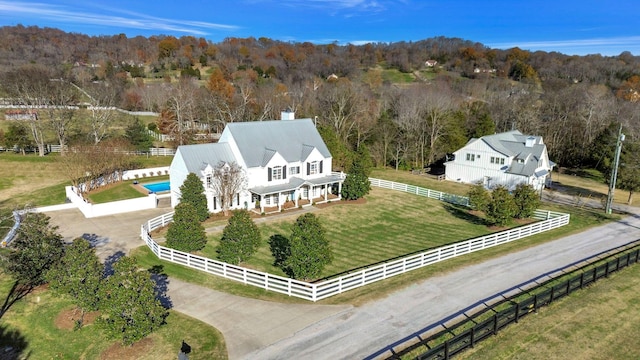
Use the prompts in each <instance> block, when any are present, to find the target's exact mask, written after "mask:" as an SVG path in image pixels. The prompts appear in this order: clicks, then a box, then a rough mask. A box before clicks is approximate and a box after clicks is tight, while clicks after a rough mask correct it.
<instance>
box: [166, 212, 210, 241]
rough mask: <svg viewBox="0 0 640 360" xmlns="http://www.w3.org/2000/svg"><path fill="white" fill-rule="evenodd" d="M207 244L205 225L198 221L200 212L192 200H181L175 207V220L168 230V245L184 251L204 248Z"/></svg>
mask: <svg viewBox="0 0 640 360" xmlns="http://www.w3.org/2000/svg"><path fill="white" fill-rule="evenodd" d="M206 244H207V234H206V232H205V229H204V226H202V224H201V223H200V221H198V213H197V211H196V209H195V208H194V207H193V205H192V203H190V202H180V203H179V204H178V205H177V206H176V207H175V212H174V214H173V222H172V223H171V224H169V230H168V231H167V246H168V247H170V248H172V249H176V250H179V251H184V252H192V251H198V250H202V248H204V246H205V245H206Z"/></svg>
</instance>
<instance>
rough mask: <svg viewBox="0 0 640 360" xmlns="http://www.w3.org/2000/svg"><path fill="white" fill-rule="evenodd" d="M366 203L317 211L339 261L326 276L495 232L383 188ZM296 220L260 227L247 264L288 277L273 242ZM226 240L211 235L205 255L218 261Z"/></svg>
mask: <svg viewBox="0 0 640 360" xmlns="http://www.w3.org/2000/svg"><path fill="white" fill-rule="evenodd" d="M366 199H367V202H366V204H349V203H345V202H340V203H338V204H336V205H331V206H330V207H328V208H324V209H321V210H319V211H316V212H315V214H316V215H317V216H318V217H319V218H320V222H321V223H322V224H323V226H324V228H325V230H326V232H327V233H326V237H327V239H329V241H330V242H331V246H332V248H333V252H334V258H335V259H334V261H333V263H331V264H330V265H329V266H328V267H327V268H326V269H325V270H324V271H323V273H322V275H321V276H322V277H328V276H331V275H335V274H338V273H341V272H344V271H348V270H352V269H355V268H358V267H362V266H366V265H369V264H374V263H377V262H381V261H385V260H389V259H392V258H395V257H399V256H402V255H406V254H409V253H413V252H418V251H421V250H425V249H429V248H434V247H437V246H441V245H444V244H449V243H452V242H455V241H459V240H463V239H470V238H474V237H477V236H481V235H485V234H488V233H489V232H490V231H489V229H488V228H487V227H486V226H485V225H484V223H483V221H482V219H479V218H476V217H474V216H471V215H469V214H468V212H467V211H466V208H463V207H457V206H452V205H450V204H447V203H443V202H440V201H437V200H433V199H427V198H424V197H419V196H415V195H411V194H406V193H402V192H398V191H392V190H385V189H380V188H374V189H373V190H372V191H371V193H370V194H369V195H368V196H367V198H366ZM294 220H295V218H290V219H287V220H286V221H277V222H268V223H264V224H260V225H259V228H260V231H261V234H262V245H261V247H260V250H259V252H258V253H257V254H256V255H254V256H253V257H252V259H250V261H249V262H248V263H247V264H245V265H247V266H248V267H250V268H254V269H258V270H260V271H266V272H270V273H272V274H278V275H284V273H283V272H282V271H281V270H280V269H278V268H276V267H274V266H272V263H273V257H272V255H271V252H270V250H269V245H268V242H267V241H268V239H269V237H270V236H272V235H274V234H279V235H283V236H285V237H288V236H290V234H291V225H292V224H293V221H294ZM221 236H222V233H218V234H213V235H211V236H209V243H208V244H207V247H206V248H205V249H204V250H203V251H202V255H204V256H207V257H210V258H216V252H215V247H216V246H217V244H218V240H219V238H220V237H221Z"/></svg>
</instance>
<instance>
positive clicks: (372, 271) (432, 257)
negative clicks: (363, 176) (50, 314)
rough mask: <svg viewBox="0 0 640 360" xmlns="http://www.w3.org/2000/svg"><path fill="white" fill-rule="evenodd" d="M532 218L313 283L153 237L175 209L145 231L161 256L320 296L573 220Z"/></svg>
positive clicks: (542, 214)
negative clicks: (194, 252) (192, 251)
mask: <svg viewBox="0 0 640 360" xmlns="http://www.w3.org/2000/svg"><path fill="white" fill-rule="evenodd" d="M370 180H371V185H372V186H379V187H384V188H388V189H394V190H398V191H404V192H409V193H414V194H417V195H421V196H427V197H431V198H434V199H440V200H442V201H448V200H454V201H455V202H463V199H466V200H465V201H467V203H468V199H467V198H465V197H462V196H455V195H450V194H446V193H442V192H439V191H434V190H429V189H425V188H420V187H416V186H412V185H406V184H400V183H395V182H392V181H386V180H378V179H370ZM450 202H452V201H450ZM533 218H534V219H536V220H539V221H538V222H535V223H532V224H529V225H525V226H521V227H518V228H515V229H511V230H506V231H502V232H499V233H494V234H490V235H485V236H481V237H478V238H475V239H471V240H466V241H461V242H457V243H454V244H450V245H445V246H441V247H439V248H436V249H432V250H427V251H424V252H422V253H419V254H414V255H409V256H406V257H404V258H401V259H397V260H393V261H389V262H385V263H382V264H378V265H374V266H370V267H366V268H364V269H360V270H357V271H354V272H352V273H348V274H346V275H341V276H336V277H333V278H330V279H327V280H324V281H321V282H316V283H308V282H305V281H299V280H294V279H290V278H285V277H282V276H277V275H272V274H269V273H265V272H261V271H256V270H251V269H246V268H243V267H241V266H236V265H231V264H227V263H224V262H221V261H217V260H212V259H208V258H205V257H202V256H197V255H192V254H189V253H185V252H182V251H177V250H174V249H170V248H167V247H164V246H160V245H158V243H156V242H155V241H154V240H153V238H152V237H151V235H150V234H149V233H150V232H151V231H153V230H155V229H158V228H160V227H163V226H165V225H167V224H169V223H170V222H171V221H172V220H173V213H168V214H165V215H162V216H159V217H156V218H153V219H151V220H149V221H147V223H146V224H143V225H142V226H141V233H140V236H141V237H142V239H143V240H144V241H145V243H146V244H147V246H148V247H149V248H150V249H151V251H152V252H153V253H154V254H155V255H156V256H157V257H158V258H159V259H162V260H166V261H170V262H173V263H176V264H181V265H185V266H188V267H191V268H193V269H198V270H201V271H204V272H207V273H209V274H213V275H217V276H222V277H224V278H227V279H230V280H235V281H239V282H242V283H244V284H248V285H253V286H257V287H260V288H263V289H266V290H270V291H275V292H278V293H282V294H287V295H289V296H295V297H299V298H302V299H307V300H311V301H318V300H322V299H325V298H328V297H330V296H333V295H337V294H340V293H343V292H345V291H349V290H352V289H355V288H358V287H361V286H365V285H368V284H371V283H374V282H376V281H379V280H383V279H387V278H390V277H392V276H396V275H400V274H404V273H406V272H408V271H411V270H415V269H419V268H421V267H424V266H427V265H431V264H435V263H437V262H440V261H443V260H447V259H451V258H454V257H456V256H460V255H464V254H469V253H472V252H475V251H479V250H482V249H486V248H489V247H493V246H497V245H501V244H505V243H508V242H511V241H515V240H519V239H522V238H524V237H527V236H531V235H535V234H539V233H542V232H545V231H549V230H552V229H555V228H558V227H561V226H564V225H567V224H568V223H569V214H563V213H559V212H554V211H545V210H537V211H536V212H535V214H534V216H533Z"/></svg>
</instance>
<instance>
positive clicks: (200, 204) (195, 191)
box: [180, 173, 209, 222]
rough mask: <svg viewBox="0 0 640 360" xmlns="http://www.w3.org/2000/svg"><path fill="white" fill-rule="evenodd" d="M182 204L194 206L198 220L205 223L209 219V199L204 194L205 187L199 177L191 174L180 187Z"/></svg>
mask: <svg viewBox="0 0 640 360" xmlns="http://www.w3.org/2000/svg"><path fill="white" fill-rule="evenodd" d="M180 202H181V203H183V202H186V203H189V204H191V205H192V206H193V209H194V210H195V211H196V214H197V217H196V218H197V220H198V221H201V222H202V221H205V220H207V218H208V217H209V209H208V208H207V197H206V195H205V194H204V186H203V185H202V180H200V178H199V177H198V175H196V174H194V173H189V175H187V178H186V179H185V180H184V182H183V183H182V185H181V186H180Z"/></svg>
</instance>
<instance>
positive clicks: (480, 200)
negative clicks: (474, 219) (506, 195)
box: [467, 182, 491, 212]
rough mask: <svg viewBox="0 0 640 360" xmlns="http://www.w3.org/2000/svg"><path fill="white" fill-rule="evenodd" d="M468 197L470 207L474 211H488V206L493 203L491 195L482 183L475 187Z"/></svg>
mask: <svg viewBox="0 0 640 360" xmlns="http://www.w3.org/2000/svg"><path fill="white" fill-rule="evenodd" d="M467 196H468V197H469V206H470V207H471V208H472V209H473V210H477V211H483V212H486V211H487V206H488V205H489V203H490V202H491V195H490V194H489V192H488V191H487V189H485V188H484V185H483V184H482V182H479V183H477V184H475V185H473V186H472V187H471V189H470V190H469V193H468V194H467Z"/></svg>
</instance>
